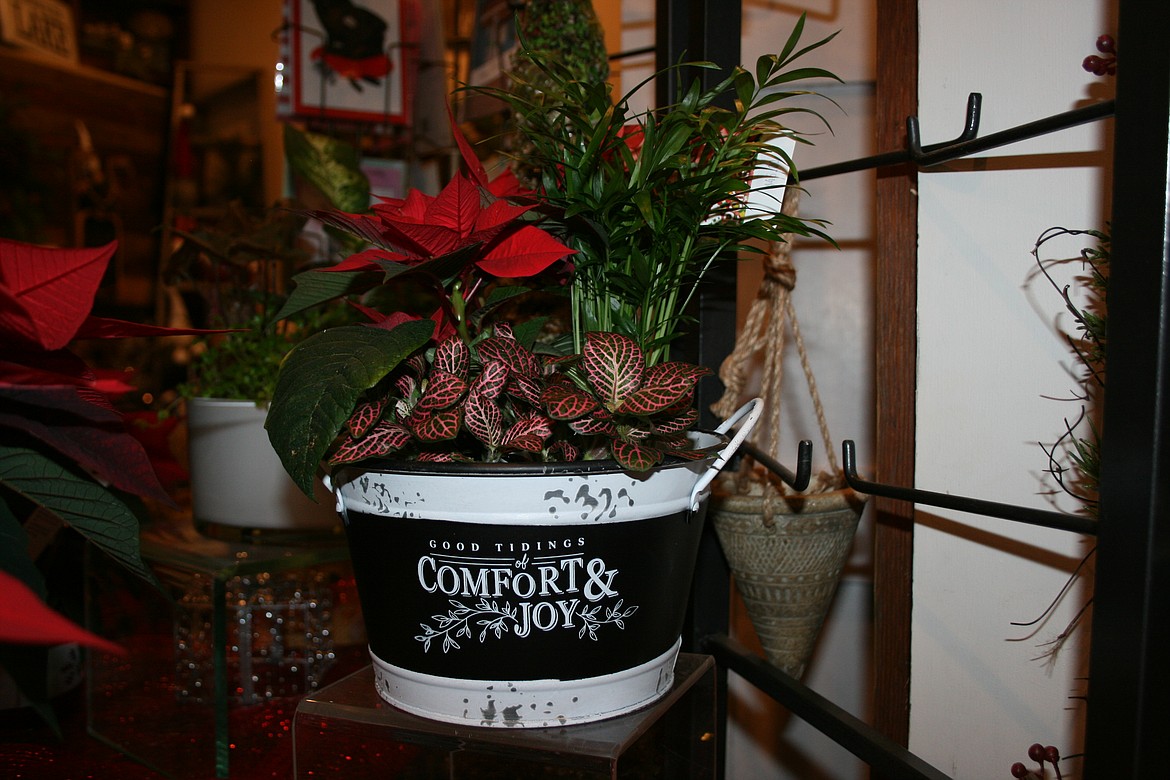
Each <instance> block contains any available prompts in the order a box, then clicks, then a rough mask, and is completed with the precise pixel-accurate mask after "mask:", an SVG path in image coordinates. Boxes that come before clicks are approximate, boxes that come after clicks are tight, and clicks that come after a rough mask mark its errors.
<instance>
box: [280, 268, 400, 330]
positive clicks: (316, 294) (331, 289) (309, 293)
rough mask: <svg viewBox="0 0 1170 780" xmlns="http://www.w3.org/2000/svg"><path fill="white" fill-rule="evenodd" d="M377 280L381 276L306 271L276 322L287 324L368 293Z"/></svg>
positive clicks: (295, 277) (349, 272) (344, 272)
mask: <svg viewBox="0 0 1170 780" xmlns="http://www.w3.org/2000/svg"><path fill="white" fill-rule="evenodd" d="M377 278H378V275H377V274H375V273H370V272H368V271H320V270H313V271H304V272H302V273H299V274H297V275H296V276H294V277H293V281H294V282H295V283H296V287H294V288H293V291H292V293H290V294H289V296H288V298H287V299H286V300H285V302H284V305H283V306H281V307H280V311H278V312H277V313H276V317H274V318H273V319H274V320H283V319H285V318H287V317H291V316H293V315H294V314H299V313H301V312H303V311H306V310H308V309H311V308H313V307H314V306H320V305H321V304H323V303H328V302H329V301H335V300H337V299H338V298H342V297H345V296H346V295H354V294H357V293H361V292H365V291H366V290H367V289H369V288H370V287H371V286H373V285H374V284H375V283H376V282H377Z"/></svg>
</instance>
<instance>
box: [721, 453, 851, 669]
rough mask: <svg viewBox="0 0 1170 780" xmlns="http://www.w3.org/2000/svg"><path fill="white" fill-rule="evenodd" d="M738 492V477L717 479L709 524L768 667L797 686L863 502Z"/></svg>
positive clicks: (757, 487)
mask: <svg viewBox="0 0 1170 780" xmlns="http://www.w3.org/2000/svg"><path fill="white" fill-rule="evenodd" d="M735 487H736V479H735V477H734V476H727V477H725V478H723V479H721V480H720V484H719V488H720V493H719V495H718V496H717V498H716V499H715V500H714V502H713V508H712V511H711V522H712V524H713V525H714V527H715V533H716V535H717V536H718V537H719V542H720V544H721V545H722V547H723V552H724V553H725V554H726V555H727V560H728V563H729V564H730V565H731V570H732V574H734V575H735V583H736V587H737V588H738V590H739V592H740V595H741V596H742V597H743V601H744V606H746V607H747V612H748V617H749V618H750V619H751V621H752V625H753V626H754V627H755V629H756V634H757V635H758V636H759V639H760V644H761V645H763V647H764V652H765V654H766V655H767V657H768V661H769V662H770V663H771V664H772V665H773V666H776V667H777V668H779V669H781V670H783V671H784V672H786V673H788V674H790V675H792V676H793V677H796V678H797V679H799V678H800V677H801V676H802V675H803V674H804V669H805V666H806V665H807V664H808V661H809V658H810V657H811V656H812V652H813V648H814V646H815V645H816V641H817V636H818V635H819V634H820V631H821V626H822V625H823V624H824V621H825V616H826V614H828V611H829V606H830V605H831V604H832V602H833V595H834V594H835V593H836V591H837V582H838V580H839V579H840V577H841V570H842V568H843V567H844V565H845V561H846V558H847V557H848V555H849V549H850V547H851V546H852V544H853V536H854V534H855V532H856V531H857V523H858V520H859V519H860V518H861V511H862V509H863V508H864V502H863V501H862V499H861V498H860V497H858V496H857V494H855V493H854V492H853V491H851V490H848V489H845V490H835V491H831V492H827V493H811V494H801V495H791V496H780V495H778V494H776V493H775V491H774V490H773V489H772V488H771V487H769V486H767V485H765V484H761V483H757V482H753V483H751V489H750V491H748V492H747V493H733V492H731V491H732V490H734V489H735ZM723 488H726V489H727V493H724V492H722V489H723ZM765 491H768V493H770V495H769V494H766V492H765Z"/></svg>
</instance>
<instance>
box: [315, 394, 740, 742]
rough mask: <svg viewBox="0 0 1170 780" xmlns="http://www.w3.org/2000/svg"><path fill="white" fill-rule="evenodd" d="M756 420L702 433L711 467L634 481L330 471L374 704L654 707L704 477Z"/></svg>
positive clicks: (444, 469)
mask: <svg viewBox="0 0 1170 780" xmlns="http://www.w3.org/2000/svg"><path fill="white" fill-rule="evenodd" d="M745 410H747V411H745ZM745 416H746V418H747V419H746V422H744V424H743V425H742V426H741V428H740V430H739V431H738V432H737V434H736V435H735V437H733V438H732V439H731V440H730V441H729V440H728V437H726V436H723V435H722V434H724V433H727V432H728V430H730V427H731V426H733V425H735V423H736V422H738V421H739V420H740V419H743V418H744V417H745ZM758 416H759V402H758V401H756V402H753V403H751V404H749V405H748V406H747V407H745V409H744V410H741V414H737V415H736V416H734V417H733V418H732V419H731V420H730V421H729V422H728V423H727V424H726V425H725V426H724V427H723V428H721V429H720V430H719V431H717V434H719V435H713V434H702V433H700V434H694V437H695V440H696V445H697V446H698V447H699V448H702V449H706V450H708V452H709V455H708V456H707V457H706V458H704V459H702V460H695V461H676V462H673V463H671V464H668V465H664V466H660V467H657V468H655V469H652V470H651V471H649V472H647V473H645V474H638V475H634V474H630V473H627V472H625V471H623V470H622V469H621V468H620V467H618V466H617V464H616V463H614V462H612V461H587V462H580V463H547V464H546V463H534V464H520V463H517V464H447V463H443V464H431V463H419V462H397V463H394V462H388V461H382V462H374V463H367V464H363V465H362V467H346V468H343V469H341V470H340V471H338V472H337V473H336V474H335V475H334V476H333V478H332V480H331V483H332V485H333V487H334V490H335V493H336V496H337V505H338V511H339V512H340V513H341V514H342V517H343V519H344V521H345V527H346V535H347V537H348V539H349V545H350V558H351V560H352V562H353V567H354V575H355V578H356V580H357V587H358V594H359V596H360V598H361V602H362V614H363V616H364V617H365V621H366V632H367V636H368V638H369V642H370V655H371V656H372V658H373V664H374V676H375V685H376V687H377V691H378V694H379V695H380V696H381V697H382V698H383V699H385V700H386V701H387V702H389V703H390V704H393V705H395V706H397V707H399V708H400V709H404V710H406V711H408V712H412V713H414V714H417V715H421V716H423V717H428V718H432V719H435V720H441V721H446V722H450V723H458V724H462V725H467V726H497V727H499V726H503V727H511V728H516V727H547V726H561V725H565V724H571V723H586V722H590V721H595V720H601V719H603V718H609V717H614V716H617V715H621V714H624V713H626V712H630V711H632V710H635V709H638V708H640V707H643V706H646V705H648V704H650V703H652V702H654V701H655V700H657V699H658V698H659V697H661V696H662V695H663V694H664V693H665V692H666V691H667V690H669V688H670V686H671V683H672V681H673V678H674V662H675V658H676V656H677V654H678V651H679V647H680V643H681V630H682V626H683V622H684V618H685V615H686V608H687V604H688V601H689V597H690V582H691V575H692V573H693V570H694V564H695V556H696V553H697V551H698V545H699V540H700V535H701V534H700V532H701V530H702V527H703V521H704V516H705V514H706V508H707V499H708V496H709V495H710V483H711V481H712V479H713V478H714V477H715V476H716V474H717V473H718V472H719V470H720V469H721V468H722V466H723V465H724V463H726V461H727V459H728V458H729V457H730V456H731V455H732V454H733V453H734V451H735V449H736V448H738V446H739V444H740V442H741V441H742V440H743V438H744V437H745V436H746V435H747V434H748V433H749V432H750V430H751V428H752V426H753V425H754V423H755V421H756V419H757V418H758Z"/></svg>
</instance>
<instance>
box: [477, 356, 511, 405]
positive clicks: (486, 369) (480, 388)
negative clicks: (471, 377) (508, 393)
mask: <svg viewBox="0 0 1170 780" xmlns="http://www.w3.org/2000/svg"><path fill="white" fill-rule="evenodd" d="M507 383H508V367H507V366H506V365H505V364H504V361H502V360H490V361H488V362H486V363H484V365H483V371H482V372H481V373H480V375H479V376H478V377H476V379H475V384H474V387H473V395H477V396H483V397H484V398H488V399H491V400H495V399H496V398H499V397H500V393H502V392H503V391H504V387H505V386H506V385H507Z"/></svg>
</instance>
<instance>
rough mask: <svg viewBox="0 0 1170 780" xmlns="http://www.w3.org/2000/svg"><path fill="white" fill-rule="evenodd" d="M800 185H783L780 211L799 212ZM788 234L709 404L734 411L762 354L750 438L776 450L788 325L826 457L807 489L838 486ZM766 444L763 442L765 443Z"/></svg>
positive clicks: (776, 247) (768, 265) (772, 256)
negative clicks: (759, 406)
mask: <svg viewBox="0 0 1170 780" xmlns="http://www.w3.org/2000/svg"><path fill="white" fill-rule="evenodd" d="M799 204H800V189H799V188H797V187H787V188H786V189H785V192H784V201H783V204H782V206H781V212H782V213H784V214H787V215H789V216H793V217H794V216H796V215H797V212H798V211H799ZM792 239H793V235H792V234H791V233H789V234H786V235H785V236H784V240H783V241H779V242H774V243H773V244H771V246H770V247H769V251H768V253H767V254H766V255H765V257H764V278H763V280H762V282H761V283H760V289H759V290H758V291H757V293H756V298H755V300H754V301H752V305H751V308H750V309H749V310H748V314H747V319H746V320H745V322H744V327H743V331H742V332H741V334H740V336H739V338H737V339H736V343H735V348H734V349H733V350H732V352H731V354H730V355H728V356H727V358H726V359H725V360H724V361H723V365H722V366H721V367H720V369H719V378H720V379H721V380H722V381H723V384H724V387H725V388H726V389H725V391H724V393H723V396H722V397H721V398H720V399H719V400H718V401H717V402H715V403H714V404H712V406H711V410H712V411H713V412H714V413H715V414H716V415H717V416H719V417H720V418H721V419H727V417H728V416H729V415H731V414H732V413H734V411H735V409H736V407H737V406H738V403H739V399H740V398H741V397H742V395H743V392H744V388H745V386H746V385H747V379H748V377H749V375H750V374H751V370H752V364H753V358H754V356H755V355H756V353H758V352H762V353H763V360H764V373H763V380H762V387H761V390H760V395H761V396H762V397H763V399H764V401H765V407H766V408H765V412H764V418H765V420H764V422H765V424H764V425H761V426H759V427H758V428H757V429H756V430H757V433H756V434H755V436H758V437H759V438H760V442H758V444H759V445H760V446H759V449H761V450H763V451H764V452H768V453H772V454H778V452H779V443H780V442H779V438H780V390H781V387H782V384H783V380H784V347H785V344H786V339H785V333H786V330H787V327H788V326H789V325H790V326H791V328H792V337H793V342H794V343H795V344H796V349H797V353H798V354H799V357H800V365H801V368H802V369H803V371H804V376H805V380H806V381H807V383H808V389H809V395H810V396H811V398H812V402H813V408H814V410H815V413H816V417H817V425H818V427H819V429H820V433H821V438H822V440H823V441H824V444H825V452H826V454H827V456H828V459H829V469H828V473H822V474H819V475H817V477H816V479H815V480H814V482H813V487H812V488H811V490H812V492H824V491H826V490H832V489H835V488H837V487H839V486H840V482H841V480H840V478H839V474H840V469H839V467H838V465H837V458H836V453H835V449H836V448H835V447H834V446H833V440H832V438H831V437H830V435H829V426H828V422H827V421H826V418H825V409H824V405H823V404H822V403H821V397H820V393H819V392H818V390H817V383H816V378H815V377H814V376H813V371H812V366H811V364H810V363H809V359H808V351H807V349H806V348H805V344H804V339H803V337H802V336H801V332H800V323H799V321H798V319H797V316H796V309H795V307H794V306H793V303H792V290H793V289H794V288H795V286H796V269H795V267H794V266H793V265H792V261H791V253H792ZM765 445H766V446H765Z"/></svg>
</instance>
